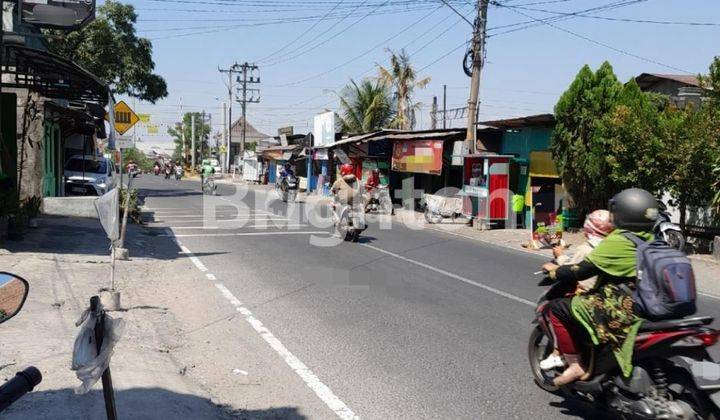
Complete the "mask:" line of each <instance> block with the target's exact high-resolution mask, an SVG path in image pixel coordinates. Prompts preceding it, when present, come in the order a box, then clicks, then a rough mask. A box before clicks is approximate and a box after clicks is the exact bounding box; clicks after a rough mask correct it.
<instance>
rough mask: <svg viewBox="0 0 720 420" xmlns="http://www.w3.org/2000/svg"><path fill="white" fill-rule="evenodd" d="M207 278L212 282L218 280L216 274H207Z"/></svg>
mask: <svg viewBox="0 0 720 420" xmlns="http://www.w3.org/2000/svg"><path fill="white" fill-rule="evenodd" d="M205 277H207V278H208V280H212V281H215V280H217V277H215V274H210V273H207V274H205Z"/></svg>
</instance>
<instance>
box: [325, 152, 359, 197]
mask: <svg viewBox="0 0 720 420" xmlns="http://www.w3.org/2000/svg"><path fill="white" fill-rule="evenodd" d="M356 184H357V178H356V177H355V167H354V166H353V164H352V163H344V164H342V165H341V166H340V177H339V178H338V179H337V180H336V181H335V182H334V183H333V185H332V187H331V188H330V191H332V193H333V194H335V195H336V196H337V198H338V201H339V202H340V204H345V205H350V206H352V205H353V204H354V202H355V197H356V196H357V191H356V190H355V185H356Z"/></svg>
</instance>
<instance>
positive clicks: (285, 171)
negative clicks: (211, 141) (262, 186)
mask: <svg viewBox="0 0 720 420" xmlns="http://www.w3.org/2000/svg"><path fill="white" fill-rule="evenodd" d="M288 176H295V171H293V168H292V165H291V164H290V163H289V162H287V163H285V164H284V165H283V167H282V168H281V169H280V179H279V180H278V182H279V183H280V188H281V189H282V191H283V192H285V189H286V187H287V185H286V184H285V183H284V182H282V181H283V180H284V179H285V178H287V177H288Z"/></svg>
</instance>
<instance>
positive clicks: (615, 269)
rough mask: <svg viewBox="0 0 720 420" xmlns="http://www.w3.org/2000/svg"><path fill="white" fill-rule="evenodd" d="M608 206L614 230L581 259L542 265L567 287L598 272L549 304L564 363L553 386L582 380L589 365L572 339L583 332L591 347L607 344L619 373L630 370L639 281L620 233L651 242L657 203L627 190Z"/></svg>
mask: <svg viewBox="0 0 720 420" xmlns="http://www.w3.org/2000/svg"><path fill="white" fill-rule="evenodd" d="M609 210H610V214H611V221H612V222H613V224H614V225H615V227H616V229H615V230H613V231H612V233H610V234H609V235H608V236H607V238H605V239H604V240H603V241H601V242H600V243H599V244H598V245H597V247H595V249H593V251H592V252H590V254H588V256H587V257H586V258H585V259H584V260H583V261H582V262H580V263H578V264H572V265H562V266H558V265H556V264H553V263H547V264H545V265H544V266H543V269H544V270H546V271H547V272H548V275H549V277H550V278H551V279H554V280H556V281H559V282H563V283H568V284H570V285H572V284H576V283H577V282H579V281H581V280H586V279H589V278H591V277H593V276H597V282H596V283H595V285H594V287H593V288H592V290H590V292H588V293H586V294H581V295H576V296H574V297H572V298H564V299H560V300H559V301H557V302H556V303H555V304H554V305H553V307H552V308H551V313H550V321H551V324H552V327H553V330H554V332H555V336H556V341H557V346H558V348H559V350H560V352H562V353H563V355H564V357H565V361H566V362H567V364H568V368H567V369H565V371H564V372H563V373H562V375H560V376H558V377H556V378H555V380H554V384H555V385H556V386H562V385H567V384H569V383H571V382H574V381H576V380H578V379H585V376H586V375H587V367H586V366H585V365H584V364H583V361H582V357H581V351H580V346H579V345H578V342H577V341H576V340H578V339H579V338H581V337H586V336H589V338H590V340H591V341H592V343H593V345H601V344H603V345H608V346H610V348H611V350H612V351H613V353H614V355H615V358H616V360H617V362H618V365H619V367H620V370H621V372H622V374H623V376H626V377H627V376H628V375H629V374H630V373H631V372H632V352H633V345H634V342H635V337H636V335H637V331H638V329H639V328H640V324H641V323H642V319H641V318H640V317H639V316H638V314H636V313H635V307H634V301H633V298H632V289H633V288H634V287H635V283H636V280H637V271H636V265H635V264H636V247H635V244H633V243H632V242H631V241H630V240H629V239H627V238H626V237H624V236H623V235H622V232H625V231H630V232H633V233H635V234H636V235H638V236H640V237H641V238H643V239H645V240H646V241H650V240H652V238H653V235H652V233H650V231H651V230H652V228H653V226H654V224H655V222H656V220H657V218H658V204H657V200H656V199H655V197H653V195H652V194H650V193H649V192H647V191H645V190H642V189H639V188H630V189H627V190H624V191H622V192H620V193H618V194H616V195H615V196H614V197H613V198H612V199H611V200H610V202H609Z"/></svg>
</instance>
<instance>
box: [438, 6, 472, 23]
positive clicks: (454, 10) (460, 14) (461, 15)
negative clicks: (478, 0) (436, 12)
mask: <svg viewBox="0 0 720 420" xmlns="http://www.w3.org/2000/svg"><path fill="white" fill-rule="evenodd" d="M440 1H442V2H443V3H444V4H445V5H446V6H447V7H449V8H450V9H451V10H452V11H453V12H455V14H456V15H458V16H460V17H461V18H463V20H464V21H465V22H467V23H469V24H470V26H473V23H472V22H470V20H468V18H466V17H465V15H463V14H462V13H460V12H458V11H457V9H455V8H454V7H453V6H452V4H450V3H449V2H447V1H446V0H440Z"/></svg>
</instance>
